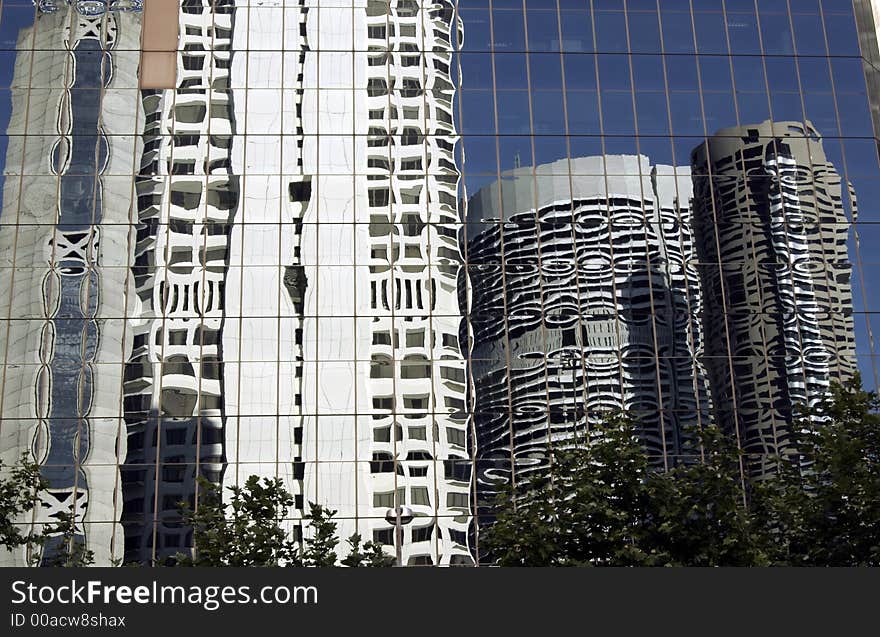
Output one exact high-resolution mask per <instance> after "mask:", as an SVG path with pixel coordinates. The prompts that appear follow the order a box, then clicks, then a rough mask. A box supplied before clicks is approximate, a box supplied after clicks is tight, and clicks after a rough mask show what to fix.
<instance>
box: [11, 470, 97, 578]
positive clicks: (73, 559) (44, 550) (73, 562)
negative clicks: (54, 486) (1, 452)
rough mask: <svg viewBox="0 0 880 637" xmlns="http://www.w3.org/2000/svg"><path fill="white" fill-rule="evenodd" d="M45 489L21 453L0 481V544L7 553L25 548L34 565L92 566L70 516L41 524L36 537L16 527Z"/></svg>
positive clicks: (18, 526) (89, 554)
mask: <svg viewBox="0 0 880 637" xmlns="http://www.w3.org/2000/svg"><path fill="white" fill-rule="evenodd" d="M0 469H2V462H0ZM48 486H49V483H48V482H47V481H46V479H45V478H43V476H42V475H41V474H40V467H39V465H38V464H36V463H35V462H32V461H31V460H30V459H29V457H28V455H27V454H22V456H21V459H20V460H19V462H18V464H16V465H15V466H14V467H13V468H12V470H11V471H10V472H9V476H8V477H7V478H2V479H0V544H2V545H3V546H5V547H6V550H7V551H12V550H14V549H16V548H18V547H21V546H27V547H28V548H29V549H30V550H29V554H30V563H31V564H32V565H34V566H37V565H39V566H65V567H69V566H89V565H91V564H93V563H94V561H95V556H94V553H93V552H92V551H90V550H88V549H87V548H86V547H85V545H84V544H83V542H82V541H81V540H79V539H78V538H77V537H76V535H77V534H76V518H75V517H74V515H73V514H72V513H61V514H59V516H58V517H59V520H58V523H57V524H46V525H44V526H43V527H42V530H41V532H40V533H39V534H36V533H33V532H32V531H29V532H27V533H23V532H22V530H21V526H22V525H21V524H16V520H20V519H21V516H23V515H24V514H25V513H27V512H28V511H31V510H33V509H34V508H35V507H36V506H38V504H39V502H40V493H41V492H43V491H44V490H45V489H47V488H48ZM27 526H29V527H31V528H33V527H32V526H31V525H27Z"/></svg>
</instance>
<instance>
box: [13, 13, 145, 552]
mask: <svg viewBox="0 0 880 637" xmlns="http://www.w3.org/2000/svg"><path fill="white" fill-rule="evenodd" d="M58 4H59V6H58V7H56V8H55V10H53V11H49V12H48V13H37V14H36V19H35V22H34V25H33V27H30V28H24V29H22V30H21V31H20V32H19V38H18V43H17V48H18V53H17V56H16V62H15V76H14V79H13V108H12V114H11V118H10V123H9V127H8V129H7V130H6V133H7V134H9V135H12V136H13V137H11V139H12V140H14V141H12V142H11V143H10V145H9V149H8V153H7V156H8V158H9V159H11V161H9V162H8V164H7V165H8V166H10V167H12V166H15V167H16V168H15V169H13V170H14V172H18V171H20V173H19V174H18V175H15V176H11V175H10V174H9V171H8V170H7V177H6V179H5V180H4V192H3V215H2V224H3V225H2V227H0V251H2V253H3V254H4V257H3V259H4V261H7V260H8V261H9V262H10V264H14V265H15V266H16V269H15V271H14V273H12V275H11V276H10V277H9V278H8V279H7V280H6V281H5V282H4V287H6V288H7V290H9V293H8V294H6V293H4V294H3V295H2V299H3V300H2V301H0V303H3V304H4V305H6V304H7V303H9V304H10V305H9V306H8V307H5V308H3V309H2V310H0V311H2V313H3V314H4V315H6V316H11V317H16V318H17V319H23V320H12V321H9V323H8V332H7V333H6V334H4V336H5V338H4V341H5V343H6V347H7V349H6V358H7V365H9V363H13V364H12V365H11V366H10V367H8V369H7V372H8V373H6V374H4V383H3V391H2V393H3V401H2V403H3V404H2V406H0V409H2V413H3V416H4V420H3V440H2V449H3V454H4V461H8V462H14V461H15V460H16V459H17V454H19V453H20V452H21V451H23V450H26V449H29V450H31V451H32V452H33V455H34V457H35V458H36V460H37V461H38V462H39V464H40V465H41V472H42V474H43V476H44V478H46V480H47V481H48V483H49V489H48V492H47V493H46V494H45V496H44V498H43V502H42V507H41V509H40V510H39V511H36V512H34V514H33V520H32V521H33V522H34V523H36V524H37V525H40V524H42V523H47V522H57V521H58V520H59V519H60V516H62V515H65V514H72V515H73V517H74V519H75V530H74V534H73V540H72V541H73V542H74V543H75V544H76V545H78V546H80V547H84V548H87V549H89V550H91V551H93V552H94V554H95V558H96V560H97V561H103V562H106V561H108V560H109V557H110V555H111V550H112V546H113V544H114V543H115V542H116V541H118V537H119V535H120V534H119V529H118V527H117V525H116V524H115V523H114V520H116V519H117V515H116V511H117V507H118V505H119V502H118V501H117V491H116V486H117V484H118V472H117V469H116V462H117V438H118V434H119V427H120V421H119V409H120V404H121V392H120V388H121V367H120V366H119V364H118V361H119V359H120V357H121V356H124V354H125V352H124V349H125V347H126V339H125V338H124V331H125V325H124V319H123V317H124V316H125V315H126V309H127V308H126V304H127V297H126V294H125V293H124V291H125V290H126V285H127V276H126V273H125V267H124V266H125V264H126V263H127V261H128V258H127V254H128V240H129V237H128V235H129V226H128V223H129V219H128V216H129V210H130V201H131V179H130V177H123V178H119V177H117V176H116V175H125V173H127V172H128V173H130V171H131V166H132V164H133V162H134V156H135V152H136V149H135V144H134V139H135V138H134V136H133V135H132V134H131V133H132V131H133V130H134V127H135V122H136V120H137V116H138V108H137V103H136V101H135V100H133V99H132V96H133V94H132V92H131V91H129V90H127V89H128V88H130V87H132V86H136V83H137V79H136V72H137V61H136V58H135V57H134V56H131V55H128V54H127V52H128V51H131V50H136V49H137V46H138V45H137V41H138V36H139V23H140V17H139V16H138V15H136V14H131V13H127V12H125V13H119V12H108V13H106V14H105V13H104V10H102V11H100V12H98V11H90V10H87V8H86V7H83V6H81V5H82V3H77V4H75V5H72V6H67V5H66V4H61V3H58ZM46 166H48V168H49V170H48V171H47V170H46ZM12 224H17V225H12ZM118 266H123V267H118ZM120 292H122V293H120ZM114 361H116V364H115V365H114V364H112V363H113V362H114ZM60 540H61V537H60V536H58V537H57V538H55V539H52V540H50V541H49V543H48V544H47V546H46V550H45V551H44V555H43V560H44V561H45V560H47V559H49V560H51V558H52V557H53V554H54V553H56V551H57V549H58V542H60ZM4 553H5V552H4ZM3 559H11V560H13V561H15V562H16V563H22V562H23V561H24V560H25V559H26V556H25V555H23V554H21V555H19V554H17V553H16V554H14V555H11V554H5V555H4V557H3Z"/></svg>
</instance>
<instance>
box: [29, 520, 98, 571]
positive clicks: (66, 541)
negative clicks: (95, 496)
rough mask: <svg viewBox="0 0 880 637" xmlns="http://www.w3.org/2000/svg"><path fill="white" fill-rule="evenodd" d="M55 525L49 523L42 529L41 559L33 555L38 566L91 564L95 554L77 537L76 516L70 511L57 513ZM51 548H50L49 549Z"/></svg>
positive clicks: (93, 561)
mask: <svg viewBox="0 0 880 637" xmlns="http://www.w3.org/2000/svg"><path fill="white" fill-rule="evenodd" d="M59 518H60V520H59V522H58V524H57V525H50V526H48V527H46V529H45V530H44V531H43V536H42V538H41V539H42V542H41V544H42V546H43V553H44V555H45V554H46V553H47V552H48V553H49V554H48V555H46V556H45V557H44V558H43V559H39V558H38V557H35V561H37V563H38V564H39V565H40V566H55V567H65V568H70V567H75V566H91V565H92V564H94V563H95V554H94V552H93V551H91V550H89V549H88V548H86V545H85V543H84V542H83V541H82V540H80V539H79V538H78V537H77V533H76V518H75V517H74V516H73V514H71V513H62V514H60V515H59ZM50 549H51V550H50Z"/></svg>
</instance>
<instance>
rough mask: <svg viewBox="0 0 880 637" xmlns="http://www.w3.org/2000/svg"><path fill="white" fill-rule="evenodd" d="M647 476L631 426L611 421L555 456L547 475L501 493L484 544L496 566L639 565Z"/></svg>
mask: <svg viewBox="0 0 880 637" xmlns="http://www.w3.org/2000/svg"><path fill="white" fill-rule="evenodd" d="M648 473H649V468H648V462H647V459H646V457H645V454H644V452H643V450H642V447H641V444H640V443H639V441H638V438H637V437H636V435H635V429H634V427H633V423H632V422H631V421H630V420H629V419H627V418H625V417H623V416H614V417H611V418H610V419H609V420H608V421H607V422H606V423H605V424H604V425H603V426H601V427H597V428H595V429H594V430H593V431H592V432H591V434H590V437H589V438H588V439H578V440H573V441H571V442H570V443H569V444H567V445H566V447H563V448H556V449H553V450H552V452H551V454H550V462H549V468H548V469H547V470H546V471H545V472H541V473H537V474H535V475H533V476H529V477H528V478H523V479H522V480H521V481H520V482H519V484H518V485H517V486H516V487H509V486H508V487H503V488H502V490H501V493H500V495H499V497H498V499H497V500H496V502H495V508H496V510H497V512H498V513H497V518H496V520H495V522H494V524H492V526H490V527H489V528H488V529H487V531H486V532H485V533H484V535H483V542H481V543H482V544H483V545H484V546H485V547H486V548H487V549H488V551H489V554H490V555H491V556H492V558H493V559H494V561H495V563H497V564H498V565H501V566H581V565H639V564H643V563H645V561H646V560H647V559H648V555H646V554H645V553H644V551H643V550H642V547H641V546H640V544H641V542H640V537H641V533H642V529H641V526H642V523H643V521H644V520H645V518H646V515H647V509H646V507H647V505H648V501H647V497H646V496H647V493H646V490H645V481H646V480H647V477H648Z"/></svg>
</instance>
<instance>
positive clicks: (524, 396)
mask: <svg viewBox="0 0 880 637" xmlns="http://www.w3.org/2000/svg"><path fill="white" fill-rule="evenodd" d="M690 198H691V183H690V171H689V169H688V168H686V167H685V168H674V167H671V166H652V165H651V164H650V161H649V159H648V158H647V157H645V156H621V155H608V156H604V157H602V156H599V157H583V158H576V159H573V160H571V161H568V160H561V161H558V162H554V163H552V164H544V165H541V166H537V167H536V168H534V169H532V168H531V167H528V168H520V169H516V170H513V171H510V172H507V173H505V174H504V175H502V179H501V181H499V182H497V183H493V184H491V185H489V186H486V187H485V188H483V189H482V190H481V191H480V192H478V193H477V194H476V195H474V196H473V197H472V198H471V199H470V200H469V201H468V205H467V222H468V223H467V226H466V227H467V232H468V237H467V261H468V264H469V268H468V279H469V281H468V290H469V294H468V296H469V298H470V305H469V307H468V314H469V319H470V320H469V325H470V329H471V330H472V334H471V338H472V348H471V365H472V369H471V373H472V377H473V383H474V397H475V400H474V426H475V430H476V449H475V455H476V459H477V460H476V461H477V466H478V468H479V471H478V474H477V492H478V495H479V497H480V498H481V503H480V504H481V505H485V504H487V502H486V500H488V499H489V498H491V497H492V494H493V493H494V492H495V491H496V490H497V485H495V483H496V482H497V481H499V480H500V481H502V482H508V481H510V480H511V479H512V478H513V476H512V475H511V474H514V473H515V478H516V479H517V480H519V481H523V480H528V477H529V475H530V474H532V473H534V472H535V471H536V470H538V469H541V468H546V466H547V463H548V461H549V457H548V452H549V449H550V447H552V446H565V445H566V444H572V443H573V441H574V439H575V438H577V437H578V436H580V437H583V436H584V435H585V434H586V431H587V430H588V429H589V428H590V427H591V426H595V425H596V424H598V423H600V422H601V421H602V420H603V419H604V418H606V417H607V416H608V415H610V414H612V413H614V412H618V411H624V412H627V413H629V414H630V415H632V416H633V417H634V418H635V420H636V422H637V423H638V429H639V431H640V434H641V436H642V438H643V440H644V442H645V445H646V447H647V450H648V453H649V455H650V457H651V461H652V463H654V464H655V465H657V466H660V467H669V466H674V465H675V464H677V463H678V462H681V461H682V460H683V458H682V454H683V451H684V449H683V446H684V441H685V437H686V436H687V435H688V433H687V432H688V430H689V429H692V428H694V427H699V426H700V425H701V424H705V423H708V422H709V418H710V407H711V400H710V395H709V390H708V386H707V378H706V373H705V370H704V368H703V364H702V347H703V337H702V324H701V322H700V309H701V304H702V301H701V295H700V288H699V273H698V271H697V269H696V267H695V263H696V262H695V255H694V245H693V238H692V233H691V223H690V207H689V202H690ZM484 510H485V509H484Z"/></svg>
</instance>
